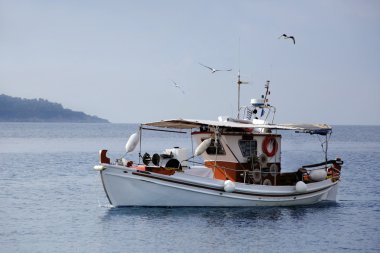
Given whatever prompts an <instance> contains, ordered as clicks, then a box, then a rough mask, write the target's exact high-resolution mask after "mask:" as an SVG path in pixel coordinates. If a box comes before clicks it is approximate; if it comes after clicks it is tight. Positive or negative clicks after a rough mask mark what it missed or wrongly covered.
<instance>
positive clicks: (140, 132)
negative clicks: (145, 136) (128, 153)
mask: <svg viewBox="0 0 380 253" xmlns="http://www.w3.org/2000/svg"><path fill="white" fill-rule="evenodd" d="M142 129H143V127H142V124H140V129H139V134H140V136H139V138H140V150H139V164H140V162H141V141H142V140H141V136H142Z"/></svg>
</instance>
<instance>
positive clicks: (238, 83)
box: [237, 69, 248, 119]
mask: <svg viewBox="0 0 380 253" xmlns="http://www.w3.org/2000/svg"><path fill="white" fill-rule="evenodd" d="M241 84H248V82H243V81H241V80H240V69H239V72H238V80H237V86H238V115H237V118H238V119H239V118H240V85H241Z"/></svg>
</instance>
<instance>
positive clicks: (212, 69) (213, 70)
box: [199, 62, 232, 74]
mask: <svg viewBox="0 0 380 253" xmlns="http://www.w3.org/2000/svg"><path fill="white" fill-rule="evenodd" d="M199 65H201V66H203V67H205V68H208V69H209V70H211V73H212V74H214V73H215V72H216V71H231V70H232V69H214V68H211V67H209V66H206V65H203V64H202V63H200V62H199Z"/></svg>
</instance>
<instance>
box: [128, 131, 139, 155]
mask: <svg viewBox="0 0 380 253" xmlns="http://www.w3.org/2000/svg"><path fill="white" fill-rule="evenodd" d="M139 134H140V133H139V132H137V133H134V134H132V135H131V136H130V137H129V139H128V142H127V144H125V150H126V151H127V153H129V152H132V151H133V150H134V149H135V148H136V146H137V144H139V141H140V135H139Z"/></svg>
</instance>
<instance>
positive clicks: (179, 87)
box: [172, 80, 185, 94]
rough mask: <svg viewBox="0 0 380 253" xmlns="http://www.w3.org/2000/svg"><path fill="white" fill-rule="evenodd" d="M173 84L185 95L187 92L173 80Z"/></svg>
mask: <svg viewBox="0 0 380 253" xmlns="http://www.w3.org/2000/svg"><path fill="white" fill-rule="evenodd" d="M172 83H173V86H174V87H175V88H177V89H179V90H180V91H181V92H182V94H185V92H184V91H183V89H182V87H181V86H180V85H178V84H177V83H176V82H174V81H173V80H172Z"/></svg>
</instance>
